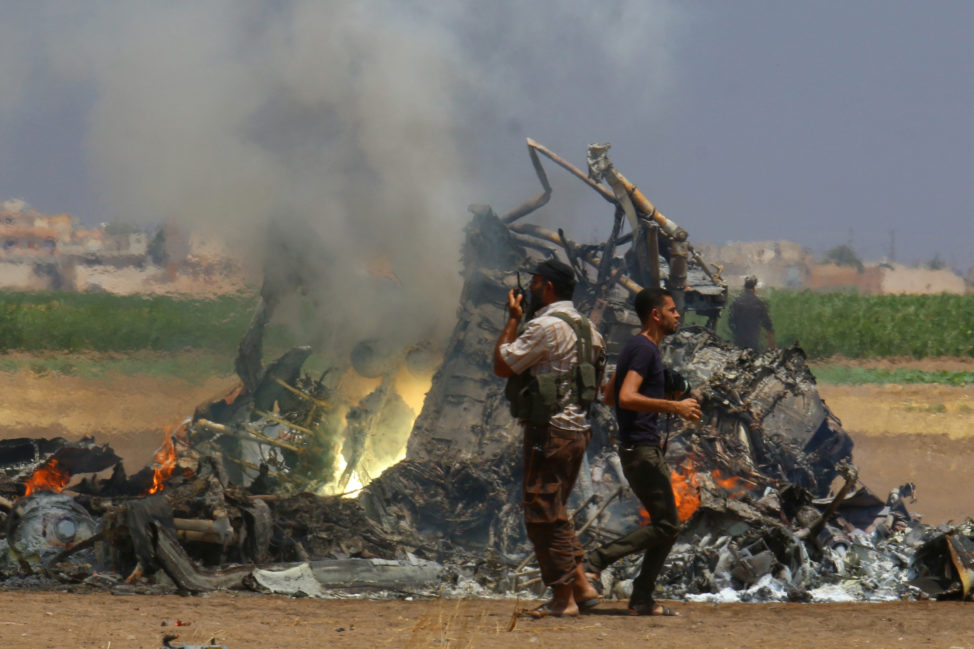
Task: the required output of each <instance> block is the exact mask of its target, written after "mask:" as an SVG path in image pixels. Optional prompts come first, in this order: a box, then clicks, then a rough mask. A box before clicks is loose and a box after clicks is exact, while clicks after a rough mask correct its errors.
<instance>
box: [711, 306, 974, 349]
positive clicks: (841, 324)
mask: <svg viewBox="0 0 974 649" xmlns="http://www.w3.org/2000/svg"><path fill="white" fill-rule="evenodd" d="M734 297H736V296H731V300H733V298H734ZM762 297H763V298H764V299H765V300H766V301H767V302H768V307H769V309H770V311H771V320H772V322H773V323H774V327H775V334H776V338H777V341H778V344H779V345H780V346H788V345H791V344H793V343H795V342H797V343H798V344H799V345H800V346H801V347H802V349H804V350H805V353H806V354H807V355H808V357H809V358H811V359H820V358H827V357H830V356H836V355H838V356H844V357H846V358H886V357H891V356H893V357H911V358H927V357H933V356H954V357H974V294H972V295H948V294H942V295H875V296H861V295H856V294H852V293H824V294H823V293H812V292H811V291H771V292H769V293H768V294H767V295H763V296H762ZM729 311H730V310H729V309H725V310H724V313H723V314H722V316H721V319H720V321H719V323H718V325H717V332H718V333H719V334H720V335H721V336H722V337H724V338H727V339H729V338H730V329H729V327H728V324H727V316H728V313H729Z"/></svg>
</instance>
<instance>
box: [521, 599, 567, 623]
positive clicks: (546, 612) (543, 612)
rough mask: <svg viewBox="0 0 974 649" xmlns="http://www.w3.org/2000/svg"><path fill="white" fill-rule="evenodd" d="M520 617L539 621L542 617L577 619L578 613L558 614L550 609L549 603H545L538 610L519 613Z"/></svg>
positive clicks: (526, 610)
mask: <svg viewBox="0 0 974 649" xmlns="http://www.w3.org/2000/svg"><path fill="white" fill-rule="evenodd" d="M521 615H526V616H528V617H533V618H535V619H536V620H540V619H541V618H543V617H578V613H560V612H555V611H553V610H552V609H551V602H545V603H544V604H542V605H541V606H539V607H538V608H526V609H524V610H522V611H521Z"/></svg>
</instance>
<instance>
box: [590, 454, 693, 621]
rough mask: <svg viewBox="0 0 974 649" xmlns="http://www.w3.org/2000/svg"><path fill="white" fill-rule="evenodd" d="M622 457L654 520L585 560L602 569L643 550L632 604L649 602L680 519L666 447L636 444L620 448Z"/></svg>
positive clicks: (631, 485)
mask: <svg viewBox="0 0 974 649" xmlns="http://www.w3.org/2000/svg"><path fill="white" fill-rule="evenodd" d="M619 459H620V460H622V471H623V473H625V475H626V479H627V480H628V481H629V486H630V487H631V488H632V490H633V493H635V494H636V497H637V498H639V501H640V502H641V503H642V504H643V507H645V508H646V511H647V512H649V519H650V523H649V525H646V526H644V527H640V528H638V529H636V530H634V531H632V532H630V533H629V534H626V535H625V536H624V537H622V538H621V539H619V540H617V541H612V542H611V543H607V544H606V545H603V546H602V547H600V548H598V549H596V550H593V551H592V552H590V553H589V554H588V555H587V556H586V557H585V562H586V563H587V564H588V565H589V566H590V567H591V568H593V569H595V570H599V571H601V570H603V569H604V568H606V567H608V566H609V565H611V564H613V563H615V562H616V561H618V560H619V559H621V558H623V557H625V556H628V555H630V554H633V553H635V552H643V565H642V568H641V569H640V571H639V576H638V577H636V579H634V580H633V583H632V597H631V598H630V599H629V603H630V605H636V604H648V603H650V602H652V601H653V590H654V589H655V588H656V578H657V577H658V576H659V573H660V570H662V569H663V563H664V562H665V561H666V555H668V554H669V553H670V548H672V547H673V543H674V542H675V541H676V537H677V535H678V534H679V532H680V519H679V516H678V515H677V511H676V501H675V499H674V498H673V486H672V485H671V484H670V472H669V468H668V467H667V466H666V461H665V460H664V458H663V449H661V448H659V447H656V446H636V447H635V448H633V449H631V450H620V451H619Z"/></svg>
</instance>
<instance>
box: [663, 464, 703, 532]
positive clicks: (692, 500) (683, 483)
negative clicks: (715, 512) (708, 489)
mask: <svg viewBox="0 0 974 649" xmlns="http://www.w3.org/2000/svg"><path fill="white" fill-rule="evenodd" d="M670 483H671V484H672V485H673V499H674V500H675V501H676V513H677V514H678V515H679V517H680V522H681V523H682V522H684V521H688V520H690V517H691V516H693V513H694V512H696V511H697V510H698V509H700V491H699V489H698V488H697V472H696V471H694V470H693V465H690V466H688V467H687V469H686V472H685V473H681V472H680V471H677V470H675V469H674V471H673V473H671V474H670Z"/></svg>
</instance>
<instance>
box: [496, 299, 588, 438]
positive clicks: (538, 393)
mask: <svg viewBox="0 0 974 649" xmlns="http://www.w3.org/2000/svg"><path fill="white" fill-rule="evenodd" d="M551 315H552V316H554V317H556V318H558V319H560V320H563V321H564V322H566V323H568V324H569V325H570V326H571V328H572V329H573V330H574V332H575V339H576V351H577V352H578V359H579V362H578V363H576V364H574V365H572V367H571V370H569V373H568V376H565V374H555V373H553V372H545V373H542V374H536V375H532V374H531V373H530V372H524V373H523V374H517V375H515V376H512V377H510V378H509V379H508V380H507V385H506V386H505V388H504V395H505V396H506V397H507V400H508V401H509V402H510V406H511V415H512V416H514V418H515V419H518V420H520V421H523V422H525V423H528V424H531V425H533V426H547V425H548V420H549V419H551V416H552V415H554V414H555V413H557V412H558V411H559V410H561V409H562V407H564V404H565V403H567V402H569V401H571V402H572V403H576V404H578V405H579V406H580V407H581V408H582V410H584V411H586V412H588V409H589V407H590V406H591V405H592V403H593V402H594V401H595V397H596V395H597V394H598V376H597V373H596V368H595V359H594V354H593V349H592V330H591V328H590V326H589V323H588V320H587V319H586V318H584V317H582V318H581V319H579V320H574V319H572V318H570V317H569V316H567V315H565V314H563V313H552V314H551Z"/></svg>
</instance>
